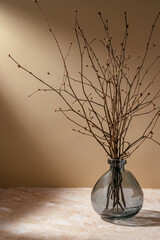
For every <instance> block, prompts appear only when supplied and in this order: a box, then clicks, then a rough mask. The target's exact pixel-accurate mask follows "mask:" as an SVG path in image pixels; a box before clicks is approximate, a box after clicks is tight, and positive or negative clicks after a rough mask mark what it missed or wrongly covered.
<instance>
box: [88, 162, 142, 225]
mask: <svg viewBox="0 0 160 240" xmlns="http://www.w3.org/2000/svg"><path fill="white" fill-rule="evenodd" d="M126 162H127V161H126V160H120V159H109V160H108V163H109V164H110V170H109V171H107V172H106V173H104V174H103V176H102V177H101V178H100V179H99V180H98V181H97V183H96V184H95V186H94V187H93V189H92V193H91V203H92V206H93V208H94V210H95V211H96V212H97V213H98V214H99V215H100V216H101V218H102V219H103V220H105V221H108V220H119V219H128V218H130V217H133V216H134V215H136V214H137V213H138V212H139V211H140V209H141V208H142V205H143V191H142V189H141V187H140V185H139V183H138V182H137V180H136V179H135V177H134V176H133V174H132V173H131V172H130V171H128V170H125V168H124V165H125V164H126Z"/></svg>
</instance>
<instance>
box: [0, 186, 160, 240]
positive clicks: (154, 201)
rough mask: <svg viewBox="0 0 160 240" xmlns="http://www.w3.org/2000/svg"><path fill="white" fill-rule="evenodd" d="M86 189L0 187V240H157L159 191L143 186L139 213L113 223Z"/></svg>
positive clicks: (159, 217)
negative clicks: (101, 214) (103, 216)
mask: <svg viewBox="0 0 160 240" xmlns="http://www.w3.org/2000/svg"><path fill="white" fill-rule="evenodd" d="M90 193H91V189H89V188H7V189H5V188H1V189H0V240H10V239H11V240H15V239H18V240H48V239H49V240H73V239H74V240H103V239H105V240H117V239H118V240H132V239H134V240H148V239H149V240H151V239H154V240H160V190H158V189H154V190H153V189H144V197H145V202H144V206H143V209H142V210H141V212H140V213H139V214H138V215H137V216H135V217H134V218H132V219H129V220H126V221H119V222H117V223H115V224H111V223H108V222H104V221H103V220H101V218H100V217H99V216H98V215H97V214H96V213H95V212H94V210H93V209H92V206H91V203H90Z"/></svg>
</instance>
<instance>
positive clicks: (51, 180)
mask: <svg viewBox="0 0 160 240" xmlns="http://www.w3.org/2000/svg"><path fill="white" fill-rule="evenodd" d="M40 3H41V5H42V6H43V8H44V10H45V11H46V15H47V16H48V17H49V20H50V22H51V24H53V26H54V29H55V31H56V34H57V36H58V38H59V41H60V43H61V45H62V48H63V50H64V51H65V50H66V49H67V46H68V44H69V42H70V41H72V40H73V41H75V39H74V33H73V31H72V26H73V24H74V9H75V8H78V9H79V19H80V22H81V24H82V25H83V26H85V27H84V28H85V29H87V32H88V35H89V36H93V37H94V35H97V34H98V36H101V34H102V32H101V30H100V22H99V19H98V16H97V12H98V11H102V12H103V13H104V15H106V16H107V17H108V18H109V21H110V25H111V28H112V34H113V37H114V42H115V46H117V47H118V44H119V40H120V37H121V36H122V35H121V33H122V29H123V28H122V26H123V12H124V11H126V10H127V12H128V20H129V23H130V41H129V50H130V51H131V54H133V56H136V55H137V54H138V53H140V52H142V51H143V49H144V48H143V47H144V43H146V40H147V36H148V33H149V29H150V26H151V24H152V23H153V20H154V18H155V16H156V14H157V12H158V10H159V9H160V1H159V0H140V1H139V0H134V1H131V0H88V1H86V0H85V1H84V0H58V1H57V0H40ZM159 29H160V21H159V23H158V25H157V28H156V31H155V34H154V36H153V37H154V39H155V41H156V42H157V43H158V44H160V40H159V38H160V30H159ZM74 46H75V45H74ZM0 48H1V49H0V186H4V187H5V186H33V187H35V186H36V187H37V186H45V187H47V186H56V187H68V186H69V187H91V186H93V185H94V183H95V182H96V180H97V179H98V178H99V177H100V176H101V175H102V174H103V173H104V171H106V170H107V169H108V166H107V158H106V156H105V153H104V152H103V150H101V148H100V147H99V146H98V145H97V143H96V142H95V141H94V140H92V139H90V138H87V137H84V136H81V135H77V134H76V133H74V132H72V130H71V129H72V128H73V127H74V126H73V124H71V123H70V122H68V121H67V120H66V119H64V117H63V116H62V115H61V114H58V113H55V112H54V109H56V108H57V107H59V106H61V101H60V99H59V98H58V97H57V96H55V95H54V94H52V93H46V94H45V93H39V94H37V95H34V96H33V97H31V98H28V97H27V96H28V95H29V94H30V93H32V92H33V91H35V90H36V89H37V88H39V87H42V85H40V84H39V83H38V82H36V81H35V80H34V79H33V78H32V77H31V76H29V75H28V74H26V73H25V72H23V71H22V70H20V69H18V68H17V67H16V65H14V64H13V62H11V60H10V59H9V58H8V57H7V55H8V54H9V53H10V54H12V55H13V56H14V57H15V58H16V59H18V60H19V61H20V62H21V63H22V64H23V65H24V66H26V67H27V68H29V69H30V70H31V71H33V72H35V73H37V74H38V75H39V76H41V77H42V78H44V79H48V81H56V79H58V78H60V77H61V75H62V63H61V59H60V57H59V54H58V51H57V49H56V46H55V44H54V42H53V40H52V39H51V36H50V34H49V32H48V31H47V28H46V25H45V23H44V21H43V19H42V17H41V15H40V14H39V11H38V9H37V8H36V6H35V4H34V1H32V0H26V1H25V0H0ZM159 50H160V49H159V48H157V50H156V51H155V52H154V54H156V52H158V51H159ZM76 53H77V52H76V48H75V47H73V51H72V53H71V56H72V57H71V58H70V61H71V66H72V68H73V71H75V70H76V69H77V68H78V63H77V55H76ZM48 71H50V73H51V75H50V76H48V75H47V72H48ZM159 85H160V84H159ZM156 87H158V84H157V86H156ZM153 91H155V89H153ZM143 121H144V122H146V118H145V119H143ZM144 122H142V121H141V122H140V125H138V124H136V125H134V126H133V128H132V132H131V135H133V134H135V133H136V132H137V130H138V129H139V128H141V127H142V126H143V124H144ZM159 127H160V125H159V126H158V128H157V137H159V139H160V134H159ZM127 168H128V169H130V170H131V171H132V172H133V173H134V174H135V176H136V177H137V179H138V180H139V182H140V184H141V185H142V187H148V188H150V187H152V188H159V187H160V180H159V169H160V148H159V147H158V146H156V145H155V144H153V143H149V142H148V143H146V144H144V145H143V147H142V148H140V149H139V150H138V151H137V152H136V153H135V154H134V155H133V156H132V157H131V158H130V159H128V164H127Z"/></svg>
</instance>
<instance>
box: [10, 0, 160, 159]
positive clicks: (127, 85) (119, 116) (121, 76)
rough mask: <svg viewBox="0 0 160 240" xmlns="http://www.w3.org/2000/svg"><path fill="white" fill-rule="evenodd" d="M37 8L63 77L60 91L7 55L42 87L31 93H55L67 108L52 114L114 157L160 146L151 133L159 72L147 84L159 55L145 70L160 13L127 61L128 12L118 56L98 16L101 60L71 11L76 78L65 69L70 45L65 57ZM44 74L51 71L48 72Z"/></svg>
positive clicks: (159, 113)
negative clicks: (137, 131)
mask: <svg viewBox="0 0 160 240" xmlns="http://www.w3.org/2000/svg"><path fill="white" fill-rule="evenodd" d="M35 4H36V5H37V6H38V8H39V10H40V12H41V14H42V16H43V17H44V20H45V22H46V24H47V27H48V30H49V32H50V34H51V36H52V38H53V40H54V41H55V44H56V45H57V48H58V50H59V53H60V56H61V59H62V63H63V66H64V75H63V78H62V81H61V84H60V87H59V88H55V87H54V86H52V85H51V84H50V83H48V82H47V81H46V80H43V79H41V78H40V77H38V76H37V75H36V74H34V73H32V72H31V71H29V70H28V69H26V68H25V67H23V66H22V65H21V64H20V63H19V62H18V61H17V60H15V58H13V57H12V56H11V55H10V54H9V57H10V58H11V59H12V60H13V61H14V62H15V63H16V64H17V66H18V67H19V68H21V69H23V70H24V71H26V72H27V73H29V74H30V75H31V76H32V77H34V78H35V79H36V80H38V81H39V82H41V83H42V84H43V85H44V88H43V89H38V90H36V91H35V92H34V93H32V94H31V95H33V94H35V93H37V92H40V91H53V92H55V93H56V94H58V95H59V96H60V98H62V100H63V101H64V103H65V104H66V108H65V109H63V108H59V109H58V110H56V111H57V112H61V113H62V114H63V115H64V116H65V117H66V118H67V119H68V120H70V121H71V122H72V123H74V124H75V125H76V126H77V128H76V129H73V131H77V132H78V133H81V134H84V135H87V136H91V137H93V138H94V139H95V140H96V141H97V142H98V143H99V144H100V145H101V147H102V148H103V150H104V151H105V152H106V154H107V155H108V156H109V157H110V158H112V159H126V158H128V157H130V156H131V154H132V153H133V152H134V151H135V150H136V149H137V148H139V147H140V145H141V144H142V143H143V142H144V141H145V140H146V139H150V140H151V141H154V142H155V143H157V144H158V145H160V143H159V142H158V141H157V140H156V139H155V138H154V133H153V130H154V128H155V126H156V124H157V122H158V120H159V117H160V105H158V104H157V102H158V101H159V99H160V89H159V90H157V92H156V93H154V94H153V93H152V90H151V89H152V87H153V86H154V83H155V82H156V80H157V79H158V77H159V74H160V70H159V71H158V72H156V73H155V75H154V76H153V78H152V79H151V80H150V81H149V82H148V80H147V77H148V73H149V71H150V70H151V69H152V68H153V66H154V65H155V64H156V63H157V62H158V61H159V58H160V56H157V57H156V59H154V61H153V62H151V63H150V65H149V66H147V67H146V66H145V63H146V58H147V56H148V53H149V52H150V51H151V50H152V49H153V48H155V47H156V45H155V44H154V43H152V35H153V32H154V29H155V26H156V23H157V21H158V18H159V15H160V13H158V15H157V17H156V19H155V21H154V23H153V25H152V27H151V31H150V34H149V38H148V41H147V44H146V47H145V50H144V52H143V53H141V54H140V55H139V56H137V57H136V58H134V59H130V57H129V56H128V55H127V53H126V52H127V40H128V29H129V25H128V22H127V14H126V12H125V13H124V20H125V31H124V36H123V39H122V42H121V45H120V46H121V47H120V51H119V53H117V51H116V50H115V48H114V47H113V41H112V37H111V35H110V31H109V26H108V21H107V20H104V18H103V16H102V14H101V13H100V12H99V13H98V14H99V18H100V20H101V23H102V26H103V29H104V38H103V39H102V40H100V41H99V44H100V45H101V47H102V48H103V49H104V52H105V56H106V57H105V59H103V60H101V59H99V58H98V56H97V54H96V51H95V49H94V44H95V42H96V39H93V40H88V39H87V37H86V35H85V32H84V31H83V29H82V28H81V26H80V23H79V20H78V10H75V25H74V32H75V37H76V41H77V46H78V50H79V61H80V66H79V72H78V75H77V78H74V77H72V75H71V73H70V71H69V68H68V56H69V53H70V50H71V47H72V42H71V43H70V45H69V49H68V52H67V54H64V53H63V51H62V48H61V46H60V43H59V41H58V39H57V37H56V34H55V32H54V31H53V30H52V27H51V25H50V23H49V21H48V19H47V17H46V15H45V13H44V11H43V9H42V8H41V6H40V5H39V2H38V1H37V0H35ZM137 59H138V60H139V61H140V64H139V65H138V66H136V69H135V71H134V74H132V76H129V72H130V66H132V64H133V63H135V61H136V60H137ZM102 62H103V63H102ZM88 72H90V73H91V75H92V78H91V77H90V76H91V75H90V76H88V75H89V74H88ZM48 74H50V73H49V72H48ZM93 76H94V77H93ZM31 95H30V96H31ZM149 114H150V115H151V120H150V122H149V123H148V124H147V125H146V126H145V127H144V130H143V131H142V134H141V136H139V137H138V138H137V139H134V140H133V141H132V142H129V141H128V140H127V137H128V130H129V129H130V125H131V123H132V122H133V120H134V119H136V120H137V119H139V117H142V116H145V115H149ZM137 121H138V120H137Z"/></svg>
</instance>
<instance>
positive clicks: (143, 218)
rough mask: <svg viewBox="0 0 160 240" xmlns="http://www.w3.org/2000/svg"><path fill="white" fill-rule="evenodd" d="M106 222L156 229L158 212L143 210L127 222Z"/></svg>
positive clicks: (159, 213) (159, 214) (159, 222)
mask: <svg viewBox="0 0 160 240" xmlns="http://www.w3.org/2000/svg"><path fill="white" fill-rule="evenodd" d="M107 222H110V223H113V224H116V225H121V226H128V227H158V226H160V211H154V210H146V209H144V210H141V211H140V212H139V213H138V214H137V215H136V216H135V217H133V218H130V219H127V220H114V221H113V220H112V221H109V220H108V221H107Z"/></svg>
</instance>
